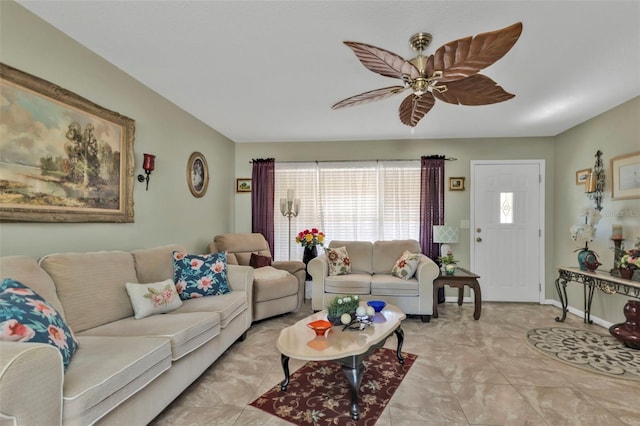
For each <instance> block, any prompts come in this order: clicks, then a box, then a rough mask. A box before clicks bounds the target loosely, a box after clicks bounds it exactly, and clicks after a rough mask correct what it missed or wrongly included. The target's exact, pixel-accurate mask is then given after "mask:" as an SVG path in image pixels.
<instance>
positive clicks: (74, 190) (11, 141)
mask: <svg viewBox="0 0 640 426" xmlns="http://www.w3.org/2000/svg"><path fill="white" fill-rule="evenodd" d="M0 91H1V92H2V98H3V100H4V103H3V104H2V105H0V140H2V144H0V159H1V161H0V221H6V222H133V221H134V210H133V181H134V155H133V143H134V137H135V121H134V120H132V119H131V118H128V117H125V116H123V115H121V114H119V113H117V112H114V111H110V110H108V109H105V108H103V107H101V106H99V105H97V104H95V103H93V102H91V101H89V100H87V99H85V98H83V97H81V96H79V95H77V94H75V93H73V92H70V91H68V90H66V89H64V88H62V87H60V86H57V85H55V84H53V83H50V82H48V81H46V80H43V79H41V78H39V77H36V76H34V75H31V74H28V73H26V72H23V71H20V70H18V69H16V68H13V67H11V66H9V65H6V64H3V63H0Z"/></svg>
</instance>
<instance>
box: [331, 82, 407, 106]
mask: <svg viewBox="0 0 640 426" xmlns="http://www.w3.org/2000/svg"><path fill="white" fill-rule="evenodd" d="M403 90H405V89H404V87H403V86H391V87H385V88H382V89H376V90H372V91H370V92H364V93H360V94H359V95H355V96H351V97H350V98H347V99H343V100H341V101H340V102H338V103H336V104H335V105H333V106H332V107H331V109H337V108H342V107H346V106H353V105H360V104H366V103H367V102H373V101H379V100H380V99H384V98H388V97H389V96H393V95H395V94H396V93H400V92H402V91H403Z"/></svg>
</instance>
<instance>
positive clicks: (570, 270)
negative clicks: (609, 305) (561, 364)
mask: <svg viewBox="0 0 640 426" xmlns="http://www.w3.org/2000/svg"><path fill="white" fill-rule="evenodd" d="M569 282H576V283H579V284H582V285H583V288H582V290H583V296H584V322H585V323H588V324H593V321H592V320H591V302H592V301H593V293H594V292H595V290H596V289H598V290H600V291H602V292H603V293H605V294H620V295H624V296H629V297H633V298H635V299H640V282H638V281H631V280H627V279H624V278H621V277H617V276H615V275H611V274H610V273H609V272H605V271H593V272H589V271H582V270H580V268H574V267H559V268H558V278H557V279H556V290H557V292H558V297H559V298H560V303H561V304H562V318H561V317H556V321H558V322H563V321H564V320H565V319H566V318H567V312H568V309H567V306H568V305H569V301H568V299H567V283H569Z"/></svg>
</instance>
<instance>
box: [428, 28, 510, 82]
mask: <svg viewBox="0 0 640 426" xmlns="http://www.w3.org/2000/svg"><path fill="white" fill-rule="evenodd" d="M521 33H522V22H518V23H516V24H513V25H511V26H509V27H506V28H503V29H501V30H496V31H491V32H487V33H481V34H478V35H477V36H475V37H473V38H472V37H465V38H461V39H459V40H454V41H452V42H449V43H447V44H445V45H444V46H442V47H440V48H439V49H438V50H436V53H434V54H433V55H432V56H430V57H429V59H428V60H427V65H426V67H425V68H426V74H427V75H428V76H431V75H432V74H433V72H434V71H442V72H443V77H442V78H441V79H439V80H438V82H439V83H447V82H450V81H455V80H460V79H462V78H465V77H469V76H471V75H473V74H475V73H477V72H478V71H480V70H481V69H483V68H486V67H488V66H489V65H491V64H493V63H494V62H495V61H497V60H498V59H500V58H502V57H503V56H504V55H505V54H506V53H507V52H508V51H509V50H510V49H511V48H512V47H513V45H514V44H515V43H516V41H518V38H519V37H520V34H521Z"/></svg>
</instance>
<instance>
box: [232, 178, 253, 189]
mask: <svg viewBox="0 0 640 426" xmlns="http://www.w3.org/2000/svg"><path fill="white" fill-rule="evenodd" d="M236 192H251V178H238V179H236Z"/></svg>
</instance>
